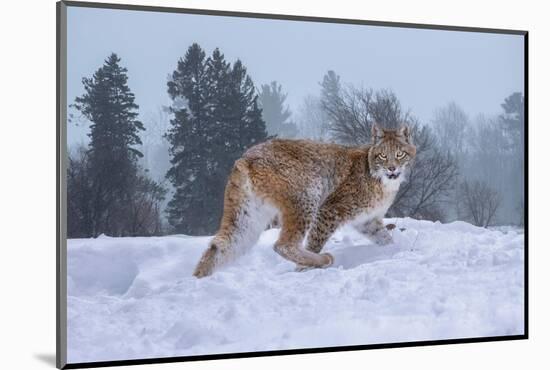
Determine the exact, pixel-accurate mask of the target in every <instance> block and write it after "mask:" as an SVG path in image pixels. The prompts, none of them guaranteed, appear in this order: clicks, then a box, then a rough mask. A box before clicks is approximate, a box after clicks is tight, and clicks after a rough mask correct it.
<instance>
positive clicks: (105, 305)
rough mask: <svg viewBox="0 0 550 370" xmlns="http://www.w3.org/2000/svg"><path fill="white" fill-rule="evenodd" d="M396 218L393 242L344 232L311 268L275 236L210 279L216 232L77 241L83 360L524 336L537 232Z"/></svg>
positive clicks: (76, 318)
mask: <svg viewBox="0 0 550 370" xmlns="http://www.w3.org/2000/svg"><path fill="white" fill-rule="evenodd" d="M386 222H388V223H390V222H391V223H395V224H397V228H396V229H394V230H393V231H392V233H393V239H394V243H393V244H390V245H388V246H377V245H374V244H373V243H372V242H370V241H369V240H368V239H366V238H365V237H364V236H362V235H360V234H359V233H357V232H356V231H354V230H353V229H351V228H348V227H344V228H341V229H340V230H338V231H337V232H336V233H335V234H334V235H333V237H332V238H331V239H330V241H329V242H328V244H327V245H326V246H325V249H324V250H325V251H328V252H330V253H332V254H333V255H334V257H335V263H334V266H332V267H330V268H327V269H315V270H309V271H305V272H295V271H294V265H293V264H292V263H290V262H288V261H285V260H284V259H282V258H281V257H280V256H278V255H277V254H276V253H275V252H273V249H272V245H273V243H274V241H275V240H276V239H277V236H278V234H279V230H278V229H271V230H267V231H265V232H264V233H263V234H262V236H261V238H260V240H259V242H258V243H257V244H256V245H255V246H254V247H252V248H251V249H250V251H249V252H248V253H247V254H245V255H244V256H242V257H241V258H239V259H238V260H236V261H235V262H233V263H231V264H230V265H228V266H227V267H225V268H223V269H221V270H220V271H218V272H216V273H215V274H214V275H213V276H210V277H207V278H204V279H200V280H199V279H196V278H194V277H192V276H191V274H192V271H193V268H194V266H195V264H196V262H197V261H198V259H199V257H200V255H201V253H202V252H203V250H204V248H206V246H207V244H208V242H209V240H210V237H187V236H183V235H175V236H166V237H150V238H110V237H105V236H103V237H101V238H97V239H71V240H69V241H68V274H67V275H68V276H67V279H68V298H67V301H68V359H69V362H72V363H74V362H89V361H112V360H123V359H133V358H150V357H166V356H187V355H201V354H215V353H229V352H250V351H265V350H279V349H295V348H306V347H326V346H344V345H359V344H373V343H390V342H403V341H419V340H437V339H452V338H466V337H468V338H471V337H483V336H498V335H514V334H523V332H524V328H523V322H524V321H523V315H524V312H523V308H524V302H523V297H524V269H523V267H524V250H523V244H524V236H523V230H520V229H513V228H506V229H502V230H500V229H493V230H487V229H483V228H478V227H475V226H472V225H470V224H467V223H465V222H453V223H449V224H441V223H439V222H436V223H433V222H429V221H417V220H413V219H408V218H406V219H387V220H386Z"/></svg>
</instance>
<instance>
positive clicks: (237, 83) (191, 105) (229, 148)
mask: <svg viewBox="0 0 550 370" xmlns="http://www.w3.org/2000/svg"><path fill="white" fill-rule="evenodd" d="M168 93H169V95H170V97H171V99H172V102H173V104H172V111H173V114H174V118H173V119H172V121H171V128H170V130H169V131H168V133H167V136H166V137H167V139H168V141H169V142H170V145H171V148H170V155H171V157H172V159H171V163H172V167H171V168H170V170H169V171H168V173H167V177H168V179H169V180H170V181H171V182H172V184H173V185H174V188H175V194H174V196H173V198H172V200H171V201H170V202H169V204H168V220H169V222H170V224H171V225H172V226H173V227H174V229H175V231H176V232H182V233H188V234H211V233H213V232H214V231H215V230H216V229H217V227H218V226H219V221H220V217H221V212H222V209H223V194H224V188H225V183H226V181H227V176H228V175H229V172H230V171H231V168H232V166H233V163H234V161H235V160H237V159H238V158H239V157H240V156H241V155H242V154H243V152H244V151H245V150H246V149H248V148H249V147H250V146H252V145H254V144H256V143H259V142H261V141H264V140H265V139H266V138H267V134H266V131H265V123H264V121H263V120H262V118H261V109H259V107H258V104H257V95H256V92H255V90H254V85H253V83H252V80H251V78H250V77H249V76H248V75H247V73H246V68H245V67H244V66H243V65H242V63H241V62H240V61H237V62H235V64H234V66H231V65H230V63H228V62H227V61H226V60H225V57H224V55H223V54H222V53H221V52H220V51H219V50H218V49H216V50H214V52H213V53H212V56H211V57H209V58H206V56H205V53H204V51H203V50H202V49H201V48H200V46H199V45H198V44H193V45H191V46H190V47H189V49H188V50H187V53H186V55H185V57H184V58H183V59H181V60H180V61H179V62H178V66H177V69H176V70H175V71H174V73H173V74H172V77H171V79H170V81H169V82H168ZM181 101H184V102H185V104H184V106H183V107H181V106H178V105H177V104H178V102H181Z"/></svg>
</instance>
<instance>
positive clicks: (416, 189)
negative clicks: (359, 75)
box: [321, 78, 458, 220]
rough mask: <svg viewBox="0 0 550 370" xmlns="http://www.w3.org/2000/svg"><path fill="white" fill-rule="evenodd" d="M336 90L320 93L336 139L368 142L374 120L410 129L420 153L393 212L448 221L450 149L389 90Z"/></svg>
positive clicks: (455, 170)
mask: <svg viewBox="0 0 550 370" xmlns="http://www.w3.org/2000/svg"><path fill="white" fill-rule="evenodd" d="M331 80H332V81H334V78H333V79H329V81H331ZM325 81H326V79H325ZM338 81H339V80H338ZM332 85H334V84H332ZM323 87H325V86H324V85H323ZM334 90H336V89H333V92H332V93H331V94H322V95H321V96H322V97H323V98H322V99H321V106H322V108H323V110H324V111H325V113H326V115H327V116H328V117H329V119H328V122H329V130H330V134H331V136H332V138H333V139H334V140H335V141H338V142H341V143H343V144H351V145H365V144H369V143H370V142H371V127H372V125H373V124H374V122H376V123H378V124H381V125H382V126H384V127H386V128H396V127H398V126H400V125H402V124H407V125H409V126H410V127H411V130H412V133H413V134H412V136H413V141H414V143H415V145H416V147H417V157H416V160H415V163H414V164H413V166H412V167H411V171H410V174H409V176H408V180H407V182H405V183H404V184H402V185H401V188H400V190H399V193H398V194H397V196H396V199H395V201H394V203H393V205H392V207H391V208H390V210H389V212H388V215H389V216H397V217H403V216H410V217H415V218H420V219H430V220H443V219H445V218H446V217H447V215H448V210H447V208H448V207H446V206H447V203H448V202H449V198H450V197H449V194H450V192H451V191H452V189H453V186H454V182H455V179H456V176H457V174H458V166H457V164H456V160H455V158H454V157H453V155H452V154H451V153H450V151H448V150H444V149H442V148H441V147H440V146H439V143H438V141H437V139H436V137H435V135H434V134H433V131H432V130H431V129H430V128H429V127H427V126H421V125H420V124H419V122H418V121H417V120H416V119H415V118H414V117H413V116H411V115H410V114H409V112H405V111H404V110H403V109H402V107H401V104H400V102H399V99H398V98H397V96H396V95H395V94H394V93H393V92H392V91H390V90H380V91H373V90H370V89H365V88H354V87H353V86H348V87H346V88H340V89H339V90H337V91H338V93H334Z"/></svg>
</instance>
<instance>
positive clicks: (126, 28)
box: [67, 7, 524, 145]
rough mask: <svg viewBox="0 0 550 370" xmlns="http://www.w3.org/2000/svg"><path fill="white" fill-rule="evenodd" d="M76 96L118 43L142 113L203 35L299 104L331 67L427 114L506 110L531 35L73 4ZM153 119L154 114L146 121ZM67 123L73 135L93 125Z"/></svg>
mask: <svg viewBox="0 0 550 370" xmlns="http://www.w3.org/2000/svg"><path fill="white" fill-rule="evenodd" d="M67 14H68V17H67V18H68V27H67V35H68V50H67V55H68V63H67V65H68V70H67V73H68V86H67V89H68V91H67V92H68V94H67V96H68V103H69V104H70V103H72V102H74V98H75V97H76V96H79V95H81V94H82V93H83V91H84V90H83V87H82V83H81V81H82V77H90V76H91V75H92V74H93V73H94V71H95V70H97V69H98V68H99V67H100V66H101V65H102V64H103V61H104V60H105V58H106V57H107V56H108V55H109V54H110V53H111V52H116V53H117V54H118V55H119V57H120V58H121V59H122V61H121V64H122V65H123V66H124V67H126V68H128V76H129V77H128V85H129V86H130V89H131V90H132V91H133V92H134V94H135V95H136V103H137V104H138V105H139V106H140V113H141V114H142V118H144V117H146V116H147V114H148V113H151V112H154V111H156V110H157V108H158V107H159V106H161V105H168V104H169V102H170V100H169V98H168V95H167V92H166V89H167V88H166V81H167V76H168V75H169V74H171V73H172V71H173V70H174V69H175V68H176V64H177V61H178V59H179V58H180V57H182V56H184V55H185V52H186V50H187V48H188V47H189V46H190V45H191V44H192V43H193V42H197V43H199V44H200V45H201V47H202V48H203V49H204V50H205V52H206V53H207V55H209V54H210V53H211V52H212V50H213V49H214V48H215V47H219V48H220V50H221V51H222V53H224V54H225V56H226V59H227V60H228V61H230V62H234V61H235V60H236V59H237V58H239V59H241V60H242V62H243V64H244V65H245V66H246V67H247V69H248V72H249V74H250V76H251V77H252V79H253V81H254V83H255V84H256V86H258V87H259V86H260V85H261V84H264V83H269V82H270V81H272V80H276V81H278V82H279V83H281V84H282V86H283V90H284V91H286V92H287V93H288V100H287V102H288V104H289V105H290V109H291V110H292V111H293V112H295V113H296V112H297V110H298V107H299V105H300V104H301V102H302V101H303V99H304V97H305V96H306V95H308V94H318V93H319V81H321V79H322V77H323V75H324V74H325V73H326V72H327V70H329V69H332V70H334V71H335V72H336V73H338V74H339V75H340V76H341V80H342V81H343V82H344V83H351V84H353V85H356V86H359V85H362V86H365V87H369V88H374V89H380V88H389V89H392V90H393V91H394V92H395V93H396V95H397V96H398V98H399V99H400V100H401V103H402V105H403V107H404V108H405V109H410V111H411V113H412V114H413V115H415V116H416V117H418V118H419V119H420V120H421V121H422V122H425V123H427V122H429V121H430V120H431V118H432V115H433V112H434V110H435V109H436V108H439V107H442V106H444V105H446V104H447V103H449V102H451V101H455V102H456V103H457V104H458V105H460V106H461V107H462V108H463V109H464V110H465V111H466V112H467V113H468V114H470V116H472V117H475V116H476V115H477V114H479V113H485V114H489V115H491V114H498V113H500V103H501V102H502V101H503V100H504V98H505V97H506V96H508V95H510V94H511V93H512V92H515V91H520V92H523V86H524V81H523V77H524V71H523V69H524V54H523V50H524V49H523V48H524V45H523V36H519V35H504V34H489V33H474V32H461V31H441V30H420V29H410V28H395V27H381V26H365V25H344V24H328V23H314V22H299V21H287V20H266V19H250V18H236V17H221V16H207V15H188V14H173V13H160V12H144V11H130V10H110V9H93V8H80V7H68V12H67ZM145 123H146V122H145ZM71 126H72V125H69V130H68V141H69V145H71V144H72V143H75V142H80V141H82V140H83V137H85V134H86V132H87V131H86V129H85V128H74V127H71Z"/></svg>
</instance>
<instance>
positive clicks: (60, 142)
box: [56, 1, 529, 369]
mask: <svg viewBox="0 0 550 370" xmlns="http://www.w3.org/2000/svg"><path fill="white" fill-rule="evenodd" d="M67 7H85V8H96V9H99V8H101V9H116V10H129V11H141V12H165V13H181V14H196V15H214V16H225V17H241V18H258V19H276V20H288V21H302V22H321V23H338V24H347V25H369V26H385V27H399V28H413V29H429V30H446V31H462V32H476V33H494V34H511V35H520V36H523V39H524V102H525V136H524V138H525V142H524V148H525V153H524V166H525V167H524V168H525V172H524V189H525V194H524V197H525V203H524V207H525V216H524V217H525V219H524V220H525V221H524V222H525V223H524V226H525V234H524V235H525V239H524V240H525V248H524V261H525V262H524V282H525V288H524V334H522V335H506V336H493V337H475V338H460V339H443V340H427V341H414V342H396V343H384V344H366V345H354V346H337V347H323V348H304V349H290V350H273V351H257V352H240V353H224V354H208V355H196V356H177V357H162V358H144V359H132V360H116V361H98V362H86V363H67V301H66V298H67V279H66V278H67V238H66V219H65V217H66V214H65V213H66V212H65V210H66V204H67V188H66V186H67V184H66V179H65V177H66V176H65V174H66V169H67V163H66V162H67V161H66V158H67V143H66V122H67V95H66V82H67V44H66V40H67ZM56 15H57V16H56V19H57V24H56V31H57V32H56V36H57V51H56V56H57V62H56V75H57V79H56V81H57V84H56V88H57V93H56V121H57V122H56V130H57V136H56V137H57V141H56V172H57V173H56V180H57V181H56V201H57V207H56V211H57V212H56V242H57V245H56V306H57V307H56V329H57V331H56V366H57V368H59V369H77V368H94V367H107V366H122V365H141V364H159V363H173V362H184V361H185V362H187V361H203V360H219V359H233V358H247V357H265V356H281V355H294V354H311V353H323V352H341V351H358V350H369V349H381V348H403V347H417V346H434V345H447V344H460V343H482V342H497V341H511V340H525V339H528V338H529V281H528V280H529V263H528V257H529V253H528V252H529V202H528V201H529V192H528V189H529V187H528V185H529V184H528V169H529V167H528V163H529V158H528V155H529V146H528V137H529V109H528V107H529V103H528V101H529V88H528V81H529V80H528V77H529V76H528V66H529V63H528V62H529V60H528V56H529V53H528V44H529V42H528V35H529V33H528V31H525V30H512V29H494V28H477V27H461V26H449V25H432V24H417V23H401V22H384V21H374V20H359V19H341V18H326V17H312V16H298V15H284V14H265V13H249V12H233V11H220V10H207V9H192V8H175V7H160V6H143V5H127V4H111V3H98V2H79V1H59V2H57V4H56Z"/></svg>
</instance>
